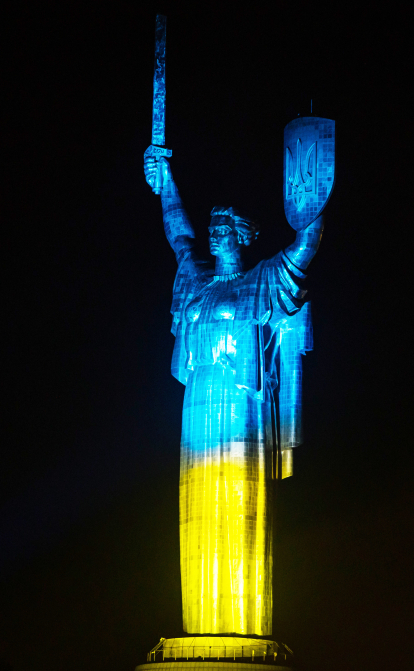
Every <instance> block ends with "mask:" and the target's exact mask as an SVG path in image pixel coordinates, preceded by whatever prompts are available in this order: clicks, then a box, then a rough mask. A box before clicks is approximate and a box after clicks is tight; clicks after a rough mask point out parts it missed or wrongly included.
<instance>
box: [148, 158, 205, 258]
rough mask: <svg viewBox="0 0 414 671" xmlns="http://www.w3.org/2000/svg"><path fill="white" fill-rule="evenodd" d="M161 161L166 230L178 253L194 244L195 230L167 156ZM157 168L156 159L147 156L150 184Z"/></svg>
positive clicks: (162, 201) (162, 197)
mask: <svg viewBox="0 0 414 671" xmlns="http://www.w3.org/2000/svg"><path fill="white" fill-rule="evenodd" d="M159 162H160V163H161V164H162V190H161V203H162V216H163V219H164V230H165V235H166V236H167V240H168V242H169V243H170V245H171V247H172V248H173V250H174V252H175V254H176V255H177V254H179V253H180V252H181V251H182V250H183V249H185V248H188V247H192V246H193V241H194V237H195V236H194V230H193V227H192V225H191V222H190V220H189V218H188V215H187V212H186V211H185V208H184V205H183V202H182V200H181V197H180V194H179V192H178V189H177V186H176V184H175V182H174V179H173V176H172V172H171V168H170V164H169V163H168V161H167V159H165V158H160V159H159ZM157 169H158V168H157V164H156V161H155V159H154V158H152V157H151V156H145V157H144V172H145V177H146V180H147V182H148V184H149V185H150V186H152V182H153V180H154V179H155V173H156V172H157Z"/></svg>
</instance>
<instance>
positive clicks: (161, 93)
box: [145, 14, 172, 195]
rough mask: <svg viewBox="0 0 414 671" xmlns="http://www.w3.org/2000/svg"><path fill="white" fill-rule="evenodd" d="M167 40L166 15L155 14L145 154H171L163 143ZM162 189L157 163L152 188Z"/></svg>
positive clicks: (154, 189)
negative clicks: (148, 141)
mask: <svg viewBox="0 0 414 671" xmlns="http://www.w3.org/2000/svg"><path fill="white" fill-rule="evenodd" d="M166 40H167V17H166V16H163V15H162V14H157V16H156V19H155V59H154V92H153V100H152V140H151V142H152V144H151V145H150V146H149V147H148V149H147V150H146V152H145V156H154V158H155V159H156V160H157V159H158V158H159V157H160V156H172V150H171V149H166V147H165V146H164V145H165V95H166V89H165V49H166ZM161 189H162V170H161V165H160V163H158V170H157V173H156V176H155V181H154V186H153V187H152V190H153V192H154V193H156V194H158V195H159V194H160V193H161Z"/></svg>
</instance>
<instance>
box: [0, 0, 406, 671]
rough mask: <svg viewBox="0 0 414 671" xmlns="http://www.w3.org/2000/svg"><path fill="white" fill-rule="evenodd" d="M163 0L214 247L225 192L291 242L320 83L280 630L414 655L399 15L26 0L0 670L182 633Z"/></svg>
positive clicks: (270, 235) (9, 288)
mask: <svg viewBox="0 0 414 671" xmlns="http://www.w3.org/2000/svg"><path fill="white" fill-rule="evenodd" d="M407 6H409V5H407ZM157 11H159V12H163V13H165V14H167V16H168V34H167V146H168V147H170V148H172V149H173V152H174V153H173V158H172V159H171V165H172V170H173V173H174V176H175V179H176V182H177V184H178V186H179V188H180V191H181V194H182V197H183V200H184V202H185V204H186V206H187V209H188V212H189V214H190V217H191V218H192V220H193V223H194V227H195V229H196V233H197V235H198V237H199V239H200V249H201V250H202V251H203V250H204V251H205V250H206V245H205V240H206V239H207V230H206V229H207V225H208V223H209V212H210V210H211V208H212V207H213V206H214V205H219V204H224V205H233V206H234V207H239V208H241V209H244V210H246V211H248V212H249V213H250V214H252V215H253V216H256V217H257V218H258V219H259V220H260V222H261V226H262V233H261V236H260V238H259V241H258V243H257V246H256V249H254V250H252V256H251V259H250V262H251V263H254V262H257V261H258V260H260V258H263V257H269V256H272V255H273V254H275V253H277V252H278V251H279V250H280V249H282V248H283V247H284V246H286V245H287V244H289V243H290V242H291V241H292V240H293V239H294V232H293V230H292V229H290V227H289V226H288V224H287V222H286V219H285V217H284V212H283V199H282V170H283V151H282V150H283V128H284V126H285V124H286V123H288V122H289V121H290V120H292V119H293V118H295V117H297V116H298V114H300V115H309V113H310V101H311V99H312V100H313V112H314V114H315V115H317V116H322V117H329V118H333V119H335V120H336V122H337V175H336V186H335V190H334V193H333V196H332V198H331V200H330V203H329V206H328V208H327V210H326V229H325V233H324V237H323V240H322V244H321V247H320V250H319V252H318V255H317V257H316V258H315V260H314V261H313V263H312V264H311V266H310V269H309V290H310V293H311V297H312V306H313V308H312V309H313V317H314V334H315V349H314V352H312V353H310V354H308V355H307V357H306V359H305V362H304V376H305V378H304V406H305V411H304V420H305V437H306V440H305V444H304V445H303V446H302V447H300V448H298V449H297V450H296V451H295V458H296V462H295V475H294V477H293V478H291V479H289V480H286V481H284V482H282V483H279V485H278V487H277V496H276V507H275V513H276V519H277V523H276V541H275V576H274V585H275V598H274V631H273V636H274V638H275V639H276V640H280V641H283V642H285V643H287V644H288V645H289V646H290V647H291V648H292V649H293V651H294V652H295V654H296V657H297V663H298V666H299V668H300V669H307V670H309V671H316V670H318V671H354V670H355V671H359V670H361V671H362V669H363V670H364V671H374V669H375V670H376V671H377V670H378V669H385V668H389V667H390V666H391V665H393V666H392V668H394V666H395V668H397V667H398V669H400V670H401V669H403V670H405V669H412V668H413V666H414V663H413V662H414V654H413V650H412V638H413V603H414V588H413V568H412V566H413V555H414V544H413V531H414V529H413V526H414V525H413V520H414V494H413V476H412V473H413V458H412V424H413V411H412V404H413V396H414V394H413V388H412V386H413V371H412V366H411V360H412V347H411V348H410V341H411V340H412V335H411V332H412V326H410V324H411V319H412V312H413V310H412V282H411V275H412V265H413V264H412V255H413V250H414V246H413V235H412V227H413V222H412V211H413V204H412V198H413V187H412V179H413V172H414V162H413V159H412V156H413V152H412V139H413V131H412V128H413V121H412V118H413V109H412V106H411V103H410V93H411V91H410V89H411V88H412V81H413V72H412V66H411V65H410V50H411V49H410V39H411V38H410V35H409V30H410V26H409V23H408V15H406V14H404V13H403V12H400V11H399V7H398V3H387V4H385V5H381V4H379V3H374V2H371V3H366V4H363V5H361V4H358V5H357V4H355V5H352V4H349V3H347V4H346V3H331V4H330V5H324V4H322V3H310V2H302V1H301V0H298V1H297V2H292V1H291V2H272V3H270V2H268V3H262V2H260V1H259V2H251V3H240V2H239V3H237V2H234V3H230V2H222V3H218V2H210V3H195V2H188V3H187V4H186V3H184V2H181V1H180V0H176V1H175V2H171V3H170V4H169V3H167V2H158V3H154V2H152V1H148V2H143V1H141V2H138V1H135V2H132V1H129V2H126V1H124V2H123V1H121V0H118V1H117V2H114V3H93V2H82V3H80V2H71V3H66V2H14V3H12V4H10V6H9V9H8V13H7V16H6V19H5V20H3V21H2V23H3V32H4V36H5V37H3V39H2V43H3V46H6V49H5V52H4V53H5V54H6V56H5V58H4V59H3V66H2V92H3V96H2V98H3V103H2V106H1V108H2V109H1V116H2V123H1V142H2V156H3V162H4V164H5V173H4V178H3V182H2V187H3V189H2V191H3V198H2V202H3V205H2V211H3V225H2V238H3V244H2V249H3V254H4V260H3V263H2V271H3V273H4V279H3V282H2V286H3V290H4V299H3V306H4V313H5V323H4V328H3V331H4V334H5V336H6V343H5V346H3V348H2V355H3V364H2V369H3V372H2V378H3V388H4V392H5V394H4V403H3V404H2V405H3V412H2V416H3V419H2V422H3V431H2V433H3V435H4V438H3V439H2V441H1V444H2V456H1V468H0V473H1V499H2V500H1V504H2V507H1V514H0V575H1V583H0V599H1V619H0V670H1V671H5V670H6V669H7V670H8V671H11V670H13V671H23V670H25V671H26V670H28V669H30V670H33V671H49V670H50V671H52V670H53V671H66V670H69V669H76V671H114V670H116V671H132V669H133V668H134V665H136V664H139V663H142V662H144V661H145V655H146V653H147V652H148V651H149V650H150V649H151V648H152V647H153V646H154V645H155V644H156V643H157V642H158V641H159V638H160V636H164V637H173V636H180V635H182V622H181V594H180V571H179V539H178V474H179V443H180V428H181V427H180V424H181V406H182V399H183V394H184V387H182V386H181V385H180V384H179V383H178V382H177V381H176V380H175V379H174V378H172V376H171V374H170V359H171V353H172V347H173V336H172V335H171V333H170V326H171V315H170V313H169V310H170V303H171V294H172V284H173V280H174V274H175V269H176V263H175V258H174V255H173V253H172V251H171V249H170V248H169V246H168V243H167V241H166V239H165V237H164V233H163V226H162V218H161V206H160V202H159V198H157V197H156V196H155V195H153V194H152V192H151V189H150V188H149V187H148V186H147V184H146V182H145V180H144V177H143V171H142V163H143V158H142V155H143V152H144V151H145V149H146V147H147V146H148V145H149V144H150V141H151V106H152V76H153V47H154V23H155V14H156V12H157Z"/></svg>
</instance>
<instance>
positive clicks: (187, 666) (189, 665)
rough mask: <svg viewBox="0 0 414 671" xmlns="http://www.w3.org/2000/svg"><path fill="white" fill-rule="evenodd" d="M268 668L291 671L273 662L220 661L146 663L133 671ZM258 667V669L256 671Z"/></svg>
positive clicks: (252, 670)
mask: <svg viewBox="0 0 414 671" xmlns="http://www.w3.org/2000/svg"><path fill="white" fill-rule="evenodd" d="M264 666H265V667H270V668H269V671H289V669H293V666H291V665H290V664H284V665H283V666H281V665H280V664H278V663H277V662H276V663H273V662H263V661H262V662H254V663H253V664H251V663H249V662H240V661H235V662H220V661H214V662H212V661H204V662H203V661H201V662H200V661H194V660H192V659H189V660H188V662H187V661H186V660H182V659H180V660H179V661H177V662H170V661H168V662H148V663H147V664H140V665H139V666H137V667H135V671H265V669H264V668H263V667H264ZM258 667H259V669H258Z"/></svg>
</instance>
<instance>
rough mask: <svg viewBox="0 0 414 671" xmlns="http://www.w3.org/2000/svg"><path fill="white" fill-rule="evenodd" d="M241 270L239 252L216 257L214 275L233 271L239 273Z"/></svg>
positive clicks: (241, 262) (230, 273) (227, 273)
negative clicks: (228, 255) (234, 254)
mask: <svg viewBox="0 0 414 671" xmlns="http://www.w3.org/2000/svg"><path fill="white" fill-rule="evenodd" d="M242 270H243V261H242V260H241V257H240V254H238V255H237V256H231V257H229V258H221V257H219V256H218V257H217V259H216V267H215V270H214V274H215V275H220V276H221V275H232V274H233V273H240V272H242Z"/></svg>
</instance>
